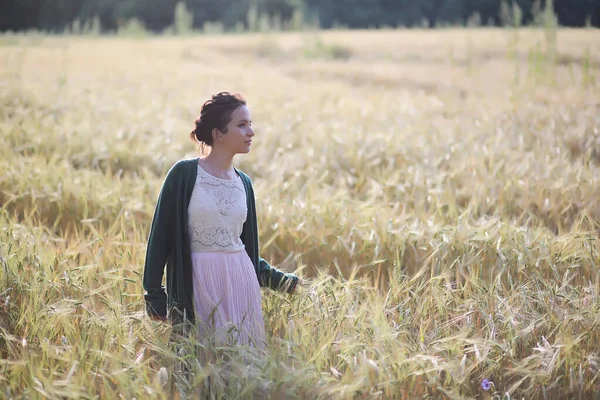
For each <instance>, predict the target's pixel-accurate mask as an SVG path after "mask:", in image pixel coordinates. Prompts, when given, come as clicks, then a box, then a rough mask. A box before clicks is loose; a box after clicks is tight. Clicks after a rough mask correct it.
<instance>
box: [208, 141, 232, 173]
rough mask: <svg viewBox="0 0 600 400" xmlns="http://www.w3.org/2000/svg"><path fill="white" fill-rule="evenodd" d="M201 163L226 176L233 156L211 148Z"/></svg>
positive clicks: (230, 167) (229, 170)
mask: <svg viewBox="0 0 600 400" xmlns="http://www.w3.org/2000/svg"><path fill="white" fill-rule="evenodd" d="M201 160H202V163H204V164H205V165H208V166H209V168H210V169H211V170H212V172H214V173H218V174H222V175H224V176H228V175H229V173H230V172H231V169H232V166H233V157H232V156H231V155H229V154H226V153H224V152H221V151H218V150H216V149H214V148H213V149H211V150H210V153H209V154H208V155H207V156H206V157H204V158H203V159H201Z"/></svg>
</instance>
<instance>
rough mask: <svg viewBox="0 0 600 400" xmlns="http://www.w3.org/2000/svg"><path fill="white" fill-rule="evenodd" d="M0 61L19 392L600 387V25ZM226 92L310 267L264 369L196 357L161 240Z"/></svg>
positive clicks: (220, 40) (278, 222)
mask: <svg viewBox="0 0 600 400" xmlns="http://www.w3.org/2000/svg"><path fill="white" fill-rule="evenodd" d="M0 60H2V62H1V64H0V65H1V66H0V102H1V111H0V113H1V120H0V170H1V171H2V174H1V175H0V206H1V208H0V227H1V229H2V230H1V232H0V266H1V267H2V268H0V282H1V285H0V355H1V358H2V361H1V362H0V388H2V389H1V390H2V392H1V394H0V397H7V398H11V397H14V398H21V396H22V397H25V398H45V397H50V398H56V397H64V398H98V397H100V398H127V399H130V398H133V397H135V398H137V399H142V398H173V397H176V398H177V397H182V398H183V397H185V395H186V393H187V395H190V394H192V393H193V391H194V388H195V387H197V386H198V385H199V386H200V387H204V386H206V385H208V383H207V382H208V381H209V380H210V382H211V383H210V385H212V386H213V390H216V393H217V396H223V398H234V397H235V396H233V394H235V395H239V398H248V397H250V396H252V395H253V396H255V398H265V397H270V398H273V399H279V398H311V399H312V398H324V399H325V398H360V399H367V398H373V399H379V398H382V399H392V398H393V399H396V398H397V399H408V398H411V399H412V398H424V397H427V396H430V397H429V398H452V399H459V398H475V397H476V398H491V397H492V396H493V395H494V393H495V394H496V395H497V396H498V397H497V398H506V399H508V398H511V399H516V398H519V399H520V398H526V399H534V398H593V396H594V394H596V395H597V393H598V392H600V350H599V347H598V343H599V341H600V335H599V333H598V332H600V329H598V326H600V301H599V292H600V276H599V273H598V265H599V264H600V256H599V250H598V249H599V245H600V243H599V236H598V232H599V230H598V229H599V225H600V223H599V221H600V202H599V200H598V199H599V198H600V95H599V93H600V31H598V30H591V29H588V30H567V29H565V30H560V31H558V41H557V43H556V48H555V49H551V48H548V43H547V41H546V37H545V36H544V32H543V31H537V30H528V29H522V30H520V31H518V36H515V32H514V31H511V30H502V29H497V30H488V29H474V30H464V29H456V30H437V31H435V30H434V31H420V30H414V31H408V30H407V31H401V30H398V31H396V30H389V31H381V32H367V31H364V32H361V31H355V32H343V31H332V32H327V33H325V32H303V33H285V34H283V33H282V34H256V35H246V36H243V35H239V36H236V35H225V36H194V37H185V38H166V37H165V38H151V39H142V40H136V39H124V38H82V37H81V38H77V37H41V36H40V37H36V36H24V37H16V38H8V37H4V38H1V40H0ZM222 90H229V91H239V92H241V93H242V94H243V95H244V96H245V97H246V98H247V99H248V103H249V107H250V110H251V112H252V117H253V125H254V127H255V130H256V132H257V136H256V138H255V140H254V144H253V148H252V151H251V153H250V154H248V155H244V156H238V157H239V158H237V159H236V164H237V166H238V167H239V168H241V169H242V170H243V171H245V172H246V173H248V174H249V175H250V177H251V178H252V179H253V182H254V185H255V191H256V195H257V207H258V213H259V215H258V216H259V228H260V236H261V245H262V256H263V257H264V258H266V259H267V260H270V261H272V263H273V264H275V265H277V266H278V267H279V268H281V269H284V270H286V271H296V272H297V273H298V274H300V275H301V276H303V277H305V278H310V279H311V286H310V288H308V289H307V290H305V291H304V292H303V293H302V294H300V295H298V296H295V297H287V296H285V295H282V294H279V293H274V292H269V291H264V292H263V293H264V298H263V304H264V310H265V319H266V326H267V332H268V334H269V336H270V347H269V356H268V357H267V358H266V359H265V360H260V361H256V367H255V368H251V369H248V368H244V367H243V366H242V364H240V363H237V362H236V360H237V359H238V358H239V357H241V355H240V354H239V353H235V351H234V350H231V354H228V355H227V357H226V356H223V357H222V358H220V359H219V360H217V361H215V362H214V363H211V364H210V365H203V366H198V365H194V364H193V363H192V365H191V371H190V373H188V374H184V373H182V372H181V371H179V370H178V367H177V365H178V361H181V360H182V359H183V358H184V356H182V355H181V354H179V355H177V354H175V353H174V352H173V349H172V347H171V346H170V344H169V343H167V342H168V338H169V329H168V327H166V326H164V325H159V324H155V323H152V322H150V321H149V320H148V319H147V318H146V317H145V314H144V311H143V310H144V307H143V297H142V294H143V289H142V286H141V274H142V269H143V262H144V256H145V242H146V239H147V235H148V231H149V226H150V222H151V218H152V213H153V211H154V206H155V202H156V199H157V196H158V191H159V189H160V185H161V183H162V180H163V178H164V175H165V173H166V171H167V170H168V168H169V167H170V166H171V165H172V164H173V163H174V162H175V161H177V160H178V159H180V158H186V157H194V156H196V155H197V149H196V148H195V145H194V144H193V143H192V142H191V141H190V140H189V132H190V130H191V129H192V128H193V121H194V119H195V117H196V115H197V113H198V112H199V110H200V107H201V105H202V103H203V102H204V101H205V100H206V99H208V98H209V97H210V95H211V94H213V93H215V92H218V91H222ZM161 367H165V368H166V369H167V375H168V376H167V377H165V376H163V373H159V370H160V368H161ZM209 378H210V379H209ZM483 379H488V380H490V381H492V382H493V385H492V388H491V389H490V390H489V391H484V390H483V388H482V385H481V382H482V380H483ZM165 381H167V383H165ZM485 396H488V397H485ZM218 398H219V397H218Z"/></svg>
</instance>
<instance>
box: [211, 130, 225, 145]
mask: <svg viewBox="0 0 600 400" xmlns="http://www.w3.org/2000/svg"><path fill="white" fill-rule="evenodd" d="M212 138H213V143H221V142H222V141H223V134H222V133H221V131H220V130H218V129H217V128H213V130H212Z"/></svg>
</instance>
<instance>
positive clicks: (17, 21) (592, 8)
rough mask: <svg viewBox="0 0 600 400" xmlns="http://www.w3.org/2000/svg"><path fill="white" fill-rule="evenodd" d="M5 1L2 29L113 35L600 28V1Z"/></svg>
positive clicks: (1, 9)
mask: <svg viewBox="0 0 600 400" xmlns="http://www.w3.org/2000/svg"><path fill="white" fill-rule="evenodd" d="M0 3H1V4H0V31H9V30H10V31H22V30H30V29H36V30H42V31H47V32H63V31H64V30H65V29H68V28H69V27H71V26H72V25H73V23H74V21H78V23H81V24H91V23H92V21H93V23H94V24H95V26H96V29H98V30H100V32H101V33H106V32H113V31H115V30H117V29H118V28H119V27H120V26H123V25H125V24H126V23H127V22H128V21H131V20H133V19H135V20H136V21H138V22H139V23H140V24H142V25H143V26H144V28H145V29H148V30H150V31H154V32H161V31H164V30H165V29H168V27H170V26H173V24H174V22H175V20H176V19H177V18H178V17H179V18H188V19H189V25H190V27H191V28H193V29H202V27H203V26H204V25H205V24H206V23H219V24H221V25H222V26H223V28H224V29H229V30H232V29H245V30H248V29H250V30H252V28H253V26H252V24H253V20H252V17H253V16H257V15H258V16H265V17H267V18H270V19H271V20H272V21H278V23H280V24H281V26H285V24H286V23H291V22H294V21H295V23H296V24H297V23H298V22H299V20H301V21H304V22H311V23H315V22H316V24H318V25H319V26H320V27H322V28H331V27H336V26H342V27H348V28H381V27H400V26H403V27H414V26H428V27H435V26H444V25H469V24H472V23H475V24H478V25H492V26H499V25H505V24H506V22H507V19H508V20H510V19H511V16H512V17H514V15H518V17H519V19H520V21H519V22H520V23H521V24H524V25H529V24H533V23H535V22H536V18H538V15H539V14H540V13H541V12H542V10H547V9H548V7H550V8H551V9H552V10H553V12H554V14H555V15H556V18H557V20H558V23H559V24H560V25H562V26H570V27H582V26H586V25H587V26H596V27H599V26H600V0H328V1H322V0H2V1H1V2H0ZM177 10H179V11H177ZM182 10H184V11H183V14H182ZM515 10H517V11H515ZM178 13H179V14H178ZM507 13H508V14H507ZM182 15H183V16H182ZM186 16H187V17H186ZM513 22H514V21H513Z"/></svg>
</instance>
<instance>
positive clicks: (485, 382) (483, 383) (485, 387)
mask: <svg viewBox="0 0 600 400" xmlns="http://www.w3.org/2000/svg"><path fill="white" fill-rule="evenodd" d="M493 384H494V383H493V382H492V381H490V380H488V379H484V380H482V381H481V387H482V388H483V390H490V389H491V388H492V385H493Z"/></svg>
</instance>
